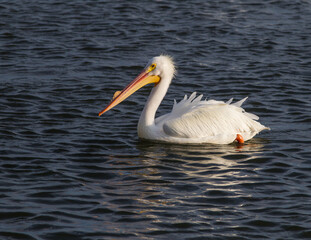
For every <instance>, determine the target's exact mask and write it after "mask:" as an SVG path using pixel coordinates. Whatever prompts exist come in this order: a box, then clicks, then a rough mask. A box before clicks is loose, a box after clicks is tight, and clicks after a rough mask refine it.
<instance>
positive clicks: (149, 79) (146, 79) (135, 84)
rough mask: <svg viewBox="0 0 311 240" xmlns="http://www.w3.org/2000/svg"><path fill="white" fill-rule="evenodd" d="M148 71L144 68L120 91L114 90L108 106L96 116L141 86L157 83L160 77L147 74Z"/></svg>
mask: <svg viewBox="0 0 311 240" xmlns="http://www.w3.org/2000/svg"><path fill="white" fill-rule="evenodd" d="M149 72H150V71H148V70H144V71H143V72H142V73H141V74H139V75H138V76H137V77H136V78H135V79H134V80H133V81H132V82H131V83H130V84H129V85H127V86H126V88H124V89H123V90H122V91H121V92H116V93H115V94H114V96H113V98H112V100H111V102H110V103H109V104H108V106H107V107H106V108H105V109H104V110H102V111H101V112H100V113H99V114H98V116H100V115H102V114H103V113H105V112H107V111H108V110H110V109H111V108H113V107H115V106H116V105H118V104H119V103H121V102H122V101H123V100H125V99H126V98H128V97H129V96H131V95H132V94H133V93H134V92H136V91H137V90H138V89H140V88H142V87H143V86H145V85H147V84H149V83H155V84H157V83H159V82H160V80H161V78H160V77H159V76H153V75H150V76H149V75H148V73H149Z"/></svg>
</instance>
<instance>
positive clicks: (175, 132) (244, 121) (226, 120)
mask: <svg viewBox="0 0 311 240" xmlns="http://www.w3.org/2000/svg"><path fill="white" fill-rule="evenodd" d="M174 74H175V67H174V63H173V61H172V59H171V58H170V57H168V56H164V55H161V56H159V57H155V58H153V59H151V61H150V62H149V63H148V64H147V66H146V68H145V70H144V71H143V73H142V74H140V75H139V76H138V77H137V78H136V79H135V80H134V81H132V82H131V83H130V84H129V85H128V86H127V87H126V88H125V89H124V90H123V91H122V92H121V93H118V94H117V97H116V98H114V99H113V100H112V102H111V103H110V104H109V105H108V106H107V107H106V109H104V110H103V111H102V112H101V113H100V115H101V114H102V113H104V112H105V111H108V110H109V109H110V108H112V107H113V106H115V105H117V104H118V103H120V102H121V101H123V100H124V99H125V98H126V97H128V96H129V95H131V94H132V93H133V92H135V91H136V90H138V89H139V88H140V87H142V86H143V85H145V84H148V83H149V82H155V83H156V85H155V87H154V88H153V89H152V92H151V94H150V96H149V98H148V101H147V103H146V105H145V107H144V110H143V112H142V114H141V117H140V119H139V123H138V127H137V129H138V136H139V137H140V138H143V139H150V140H157V141H165V142H172V143H215V144H229V143H231V142H233V141H234V140H235V139H236V138H237V134H240V135H241V136H242V137H243V139H244V141H247V140H249V139H251V138H252V137H254V136H255V135H256V134H257V133H259V132H260V131H262V130H264V129H269V128H267V127H265V126H263V125H262V124H260V123H259V122H258V121H257V120H258V119H259V118H258V117H257V116H256V115H254V114H251V113H247V112H246V111H245V110H244V109H243V108H242V107H241V105H242V104H243V102H244V101H245V100H246V99H247V98H244V99H242V100H240V101H238V102H236V103H231V102H232V99H230V100H229V101H228V102H226V103H225V102H222V101H216V100H208V101H206V100H203V101H202V100H201V99H202V95H200V96H198V97H196V93H195V92H194V93H192V94H191V96H190V97H189V98H188V97H187V95H186V96H185V97H184V99H183V100H181V101H180V102H179V103H177V102H176V101H174V105H173V109H172V111H171V112H170V113H168V114H165V115H163V116H161V117H158V118H156V119H155V114H156V111H157V109H158V107H159V105H160V103H161V101H162V99H163V98H164V96H165V94H166V92H167V89H168V87H169V84H170V82H171V80H172V78H173V76H174ZM156 77H157V78H156ZM147 79H149V81H147ZM150 79H151V80H150ZM143 81H145V82H143ZM136 85H139V86H138V87H136ZM132 88H133V90H131V89H132Z"/></svg>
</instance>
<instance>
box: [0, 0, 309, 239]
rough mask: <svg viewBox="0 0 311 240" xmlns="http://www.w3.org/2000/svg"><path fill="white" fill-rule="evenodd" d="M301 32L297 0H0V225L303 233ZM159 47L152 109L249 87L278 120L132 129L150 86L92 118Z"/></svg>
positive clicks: (247, 235) (146, 233) (45, 230)
mask: <svg viewBox="0 0 311 240" xmlns="http://www.w3.org/2000/svg"><path fill="white" fill-rule="evenodd" d="M310 36H311V3H310V1H303V0H294V1H293V0H284V1H278V0H269V1H251V0H250V1H246V0H245V1H244V0H243V1H242V0H240V1H239V0H236V1H229V0H223V1H218V0H217V1H216V0H212V1H202V0H197V1H187V2H186V1H170V2H167V1H152V2H150V1H124V2H117V1H111V2H108V1H57V0H53V1H0V238H1V239H10V240H11V239H14V240H15V239H18V240H19V239H23V240H29V239H31V240H34V239H36V240H37V239H40V240H41V239H47V240H50V239H57V240H58V239H66V240H67V239H74V240H79V239H82V240H95V239H307V238H311V230H310V226H311V131H310V130H311V111H310V110H311V90H310V89H311V68H310V66H311V57H310V56H311V38H310ZM161 53H166V54H169V55H172V56H173V57H174V59H175V62H176V64H177V67H178V75H177V77H176V78H175V79H174V81H173V83H172V85H171V88H170V89H169V92H168V94H167V96H166V98H165V100H164V101H163V104H162V105H161V106H160V109H159V111H158V113H159V115H160V114H164V113H166V112H168V111H170V109H171V106H172V104H173V99H174V98H176V99H177V100H181V99H182V98H183V96H184V94H189V93H192V92H193V91H197V92H198V93H203V94H204V95H205V96H206V97H207V98H209V99H216V100H224V101H225V100H228V99H229V98H231V97H234V98H235V99H236V100H238V99H242V98H244V97H246V96H249V99H248V100H247V102H246V103H245V105H244V107H245V109H246V110H247V111H249V112H252V113H254V114H257V115H259V116H260V122H261V123H262V124H264V125H266V126H268V127H270V128H271V131H266V132H262V133H261V134H260V135H258V136H256V137H255V138H254V139H252V140H251V141H248V142H246V143H245V144H244V146H238V145H236V144H231V145H223V146H221V145H220V146H219V145H195V146H193V145H192V146H179V145H172V144H157V143H151V142H144V141H140V140H139V139H138V137H137V135H136V124H137V121H138V118H139V115H140V112H141V110H142V108H143V104H144V102H145V101H146V98H147V96H148V94H149V91H150V87H146V88H143V89H142V90H140V91H139V92H138V93H136V94H134V95H133V96H131V97H130V98H129V99H128V100H127V101H125V102H123V103H122V104H120V105H118V106H117V107H116V108H115V109H113V110H111V111H109V112H108V113H106V114H105V115H103V116H102V117H98V116H97V114H98V112H99V111H100V110H102V109H103V107H104V106H105V105H106V104H107V103H108V102H109V100H110V99H111V97H112V95H113V93H114V92H115V91H116V90H121V89H122V88H123V87H124V86H125V85H126V84H127V83H129V82H130V81H131V80H132V79H133V78H134V77H135V76H136V75H137V74H138V73H139V72H140V71H141V70H142V68H143V67H144V66H145V64H146V63H147V61H148V60H149V59H150V58H151V57H154V56H157V55H159V54H161Z"/></svg>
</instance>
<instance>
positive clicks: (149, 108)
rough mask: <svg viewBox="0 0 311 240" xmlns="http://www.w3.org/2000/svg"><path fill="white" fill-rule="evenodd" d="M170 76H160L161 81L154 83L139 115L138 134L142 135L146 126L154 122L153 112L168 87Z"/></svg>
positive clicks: (154, 112) (155, 110)
mask: <svg viewBox="0 0 311 240" xmlns="http://www.w3.org/2000/svg"><path fill="white" fill-rule="evenodd" d="M171 79H172V76H167V77H166V78H165V77H164V78H161V81H160V82H159V83H158V85H156V86H155V87H154V88H153V89H152V91H151V93H150V95H149V98H148V100H147V102H146V104H145V107H144V110H143V112H142V114H141V115H140V118H139V122H138V135H139V136H141V137H143V135H144V134H143V132H144V133H145V132H146V128H148V127H151V126H153V125H154V124H155V122H154V121H155V114H156V112H157V109H158V107H159V106H160V104H161V102H162V100H163V98H164V96H165V94H166V92H167V89H168V88H169V85H170V82H171Z"/></svg>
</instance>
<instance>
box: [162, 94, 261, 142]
mask: <svg viewBox="0 0 311 240" xmlns="http://www.w3.org/2000/svg"><path fill="white" fill-rule="evenodd" d="M201 99H202V95H200V96H198V97H197V98H196V93H192V94H191V95H190V97H189V99H188V98H187V96H185V97H184V99H183V100H181V101H180V102H179V103H176V101H175V104H174V107H173V110H172V112H171V113H170V114H168V115H166V116H165V118H162V119H161V120H162V123H163V131H164V132H165V133H166V134H167V135H169V136H172V137H180V138H204V137H209V136H216V135H222V134H223V135H225V134H236V133H243V132H249V133H258V132H260V131H261V130H263V129H265V128H266V127H265V126H263V125H261V124H260V123H259V122H257V121H255V120H257V119H258V117H257V116H256V115H254V114H251V113H247V112H245V110H244V109H243V108H241V105H242V104H243V102H244V101H245V100H246V99H247V98H244V99H242V100H240V101H238V102H236V103H233V104H230V103H231V102H232V100H231V99H230V100H229V101H228V102H227V103H224V102H222V101H215V100H209V101H201ZM159 120H160V119H159Z"/></svg>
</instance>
